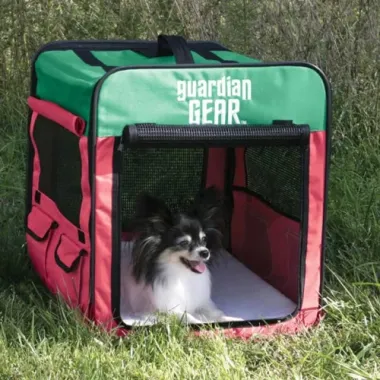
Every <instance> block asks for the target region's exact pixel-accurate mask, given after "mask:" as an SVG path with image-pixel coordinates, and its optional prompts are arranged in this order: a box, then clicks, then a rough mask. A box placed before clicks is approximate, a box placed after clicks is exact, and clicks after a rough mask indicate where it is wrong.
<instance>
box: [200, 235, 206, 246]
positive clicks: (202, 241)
mask: <svg viewBox="0 0 380 380" xmlns="http://www.w3.org/2000/svg"><path fill="white" fill-rule="evenodd" d="M201 244H202V245H206V244H207V238H206V236H203V238H202V239H201Z"/></svg>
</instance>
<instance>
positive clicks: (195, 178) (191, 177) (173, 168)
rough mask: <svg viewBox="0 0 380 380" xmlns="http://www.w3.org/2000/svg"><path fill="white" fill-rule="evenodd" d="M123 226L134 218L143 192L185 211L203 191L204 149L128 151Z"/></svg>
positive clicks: (125, 160)
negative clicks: (137, 203)
mask: <svg viewBox="0 0 380 380" xmlns="http://www.w3.org/2000/svg"><path fill="white" fill-rule="evenodd" d="M122 168H123V169H122V171H123V172H122V177H121V181H122V186H121V207H122V226H123V229H124V230H125V229H126V226H127V223H128V220H129V219H130V218H131V217H132V216H133V213H134V210H135V202H136V198H137V196H138V194H140V192H148V193H150V194H152V195H155V196H157V197H160V198H161V199H163V200H164V201H166V203H167V205H168V206H169V207H170V208H171V209H172V210H175V211H180V210H183V209H184V208H185V207H186V206H187V205H188V204H189V203H190V202H191V200H192V199H193V198H194V196H195V195H196V193H197V192H198V191H199V190H200V189H201V187H202V182H203V177H204V175H203V174H204V173H203V169H204V150H203V149H198V148H188V149H187V148H186V149H184V148H179V149H178V148H127V149H125V151H124V155H123V164H122Z"/></svg>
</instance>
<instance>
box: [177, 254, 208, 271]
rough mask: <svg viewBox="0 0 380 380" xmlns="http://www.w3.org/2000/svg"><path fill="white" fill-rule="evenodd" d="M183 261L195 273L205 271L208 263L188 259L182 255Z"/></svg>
mask: <svg viewBox="0 0 380 380" xmlns="http://www.w3.org/2000/svg"><path fill="white" fill-rule="evenodd" d="M181 261H182V263H183V264H184V265H185V266H187V267H188V268H189V269H190V270H191V271H193V272H194V273H203V272H204V271H205V270H206V264H205V263H204V262H203V261H193V260H187V259H185V258H183V257H181Z"/></svg>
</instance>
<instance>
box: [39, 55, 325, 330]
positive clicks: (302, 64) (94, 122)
mask: <svg viewBox="0 0 380 380" xmlns="http://www.w3.org/2000/svg"><path fill="white" fill-rule="evenodd" d="M279 66H299V67H306V68H309V69H311V70H314V71H315V72H316V73H317V74H318V75H319V76H320V77H321V79H322V81H323V82H324V84H325V90H326V93H328V91H329V88H330V85H329V82H328V80H327V78H326V76H325V74H324V73H323V72H322V70H320V69H319V68H318V67H317V66H315V65H312V64H309V63H306V62H274V63H269V62H266V63H262V62H258V63H248V64H232V63H231V64H230V63H228V64H223V65H198V64H194V65H186V64H183V65H176V66H175V68H176V69H179V68H194V69H195V68H199V69H201V68H220V67H279ZM155 68H157V69H169V70H170V69H171V70H172V69H173V66H170V65H168V66H162V65H153V66H128V67H118V68H115V69H113V70H111V71H109V72H107V73H106V74H105V75H104V76H103V77H102V78H101V79H100V80H99V81H98V83H97V84H96V86H95V88H94V93H93V94H94V97H93V102H92V110H91V114H92V123H90V126H89V132H90V135H91V137H90V138H91V139H92V141H94V140H95V139H96V129H97V120H96V114H97V106H98V100H99V93H100V89H101V87H102V85H103V83H104V82H105V81H106V80H107V78H108V77H109V76H110V75H112V74H114V73H115V72H118V71H124V70H144V69H145V70H151V69H155ZM33 72H34V70H33ZM326 107H328V109H330V108H331V104H330V103H329V102H327V104H326ZM94 116H95V117H94ZM329 127H330V124H327V125H326V128H329ZM94 151H95V149H93V151H92V154H91V157H90V162H91V161H95V154H94ZM94 166H95V162H94ZM92 173H93V172H92ZM91 177H94V176H93V175H92V176H91ZM91 179H92V181H91V183H92V184H93V186H92V187H91V196H92V200H91V226H92V228H91V247H92V255H91V259H92V261H95V260H94V258H95V245H94V235H95V234H94V232H95V223H94V215H95V210H94V206H95V200H94V195H95V186H94V185H95V181H94V179H93V178H91ZM322 264H323V263H322ZM93 265H95V264H93ZM321 270H324V266H323V265H322V266H321ZM94 281H95V280H94V274H93V276H92V278H90V294H93V292H94V285H95V282H94ZM112 291H113V289H111V292H112ZM291 318H293V315H290V316H289V318H288V319H291ZM266 322H268V321H266ZM277 322H278V319H274V320H273V322H272V323H277ZM268 323H270V322H268ZM123 325H124V326H125V327H127V328H128V326H127V325H125V324H124V323H123ZM224 325H225V324H224ZM129 328H131V326H129Z"/></svg>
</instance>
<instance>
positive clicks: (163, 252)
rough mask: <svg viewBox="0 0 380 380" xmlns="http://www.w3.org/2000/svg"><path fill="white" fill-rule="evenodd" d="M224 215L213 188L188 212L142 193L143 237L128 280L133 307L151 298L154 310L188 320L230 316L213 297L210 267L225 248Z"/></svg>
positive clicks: (138, 223) (139, 222) (138, 220)
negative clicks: (177, 209)
mask: <svg viewBox="0 0 380 380" xmlns="http://www.w3.org/2000/svg"><path fill="white" fill-rule="evenodd" d="M225 220H226V219H225V208H224V204H223V199H222V197H221V195H220V194H219V192H218V191H217V190H216V189H215V188H214V187H209V188H207V189H205V190H203V191H201V192H200V193H199V194H198V196H197V198H196V199H195V201H194V203H193V205H192V207H191V208H190V210H188V212H186V213H172V212H171V211H170V210H169V208H168V207H167V206H166V204H165V203H164V202H163V201H161V200H159V199H157V198H155V197H152V196H150V195H147V194H145V195H142V196H141V197H140V198H139V199H138V201H137V213H136V217H135V219H134V221H133V225H134V232H137V234H138V236H137V238H136V240H135V241H134V245H133V250H132V262H131V270H130V273H131V277H132V280H133V281H128V284H127V286H128V289H127V291H128V294H129V303H130V305H131V309H133V310H135V311H136V310H138V309H139V304H140V305H142V304H143V303H145V304H146V303H149V304H150V305H151V308H150V311H158V312H168V313H174V314H175V315H177V316H178V317H179V318H180V319H181V320H182V318H183V317H185V319H186V320H187V322H188V323H200V322H213V321H223V320H226V319H225V317H224V315H223V312H222V311H221V310H219V309H218V308H217V307H216V306H215V304H214V303H213V301H212V300H211V275H210V271H209V268H208V266H209V265H210V263H212V262H213V261H214V260H215V258H216V257H215V256H216V255H217V253H218V251H219V250H220V249H222V248H223V234H224V229H225ZM141 289H145V290H148V292H145V293H144V292H141ZM143 293H144V296H143V297H142V296H141V295H142V294H143ZM142 298H143V299H142Z"/></svg>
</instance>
